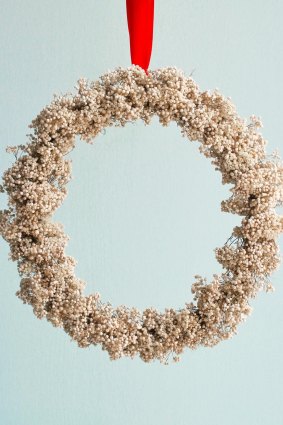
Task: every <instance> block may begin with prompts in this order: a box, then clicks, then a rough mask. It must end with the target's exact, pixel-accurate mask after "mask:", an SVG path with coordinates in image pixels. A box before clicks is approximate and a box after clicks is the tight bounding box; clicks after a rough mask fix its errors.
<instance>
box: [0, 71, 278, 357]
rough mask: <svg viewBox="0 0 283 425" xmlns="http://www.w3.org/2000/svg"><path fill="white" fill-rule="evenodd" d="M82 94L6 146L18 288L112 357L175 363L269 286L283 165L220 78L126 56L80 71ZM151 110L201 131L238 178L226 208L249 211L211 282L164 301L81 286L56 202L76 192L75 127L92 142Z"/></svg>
mask: <svg viewBox="0 0 283 425" xmlns="http://www.w3.org/2000/svg"><path fill="white" fill-rule="evenodd" d="M76 89H77V92H76V94H75V95H73V94H71V93H67V94H65V95H60V96H55V97H54V99H53V101H52V102H51V103H50V105H48V106H46V107H45V108H44V109H43V110H42V111H41V112H40V113H39V114H38V115H37V117H36V118H35V119H34V120H33V121H32V123H31V124H30V128H32V129H33V132H32V134H29V135H28V137H29V141H28V143H27V144H26V145H19V146H16V147H9V148H8V149H7V150H8V151H9V152H11V153H14V154H15V157H16V161H15V163H14V164H13V166H12V167H11V168H9V169H8V170H7V171H5V173H4V175H3V186H2V187H1V189H2V191H4V192H6V193H7V194H8V208H7V209H6V210H3V211H1V215H0V233H1V235H2V236H3V238H4V239H5V240H6V241H7V242H8V243H9V245H10V257H11V259H12V260H13V261H17V265H18V271H19V274H20V276H21V282H20V289H19V290H18V291H17V295H18V297H19V298H20V299H21V300H22V301H23V302H24V303H28V304H30V305H31V306H32V307H33V311H34V314H35V315H36V316H37V317H38V318H43V317H45V318H46V319H47V320H48V321H50V322H51V323H52V324H53V325H54V326H59V327H62V328H63V329H64V330H65V331H66V332H67V333H68V334H69V335H70V336H71V338H72V339H74V340H75V341H77V343H78V345H79V346H80V347H87V346H89V345H101V347H102V349H103V350H106V351H107V352H108V353H109V356H110V358H111V359H112V360H114V359H118V358H120V357H122V356H129V357H132V358H133V357H134V356H136V355H139V356H140V357H141V359H142V360H144V361H145V362H149V361H151V360H154V359H158V360H160V361H161V362H165V363H167V361H168V356H169V355H170V354H172V355H173V358H174V360H178V359H179V357H178V355H179V354H180V353H182V352H183V350H184V349H185V348H186V347H189V348H191V349H195V348H197V347H198V346H201V345H203V346H214V345H216V344H217V343H219V342H220V341H222V340H225V339H228V338H230V337H232V336H233V335H234V334H235V333H236V331H237V327H238V325H239V324H240V323H241V322H242V321H243V320H244V319H245V318H246V317H247V316H248V315H249V314H250V312H251V307H250V304H249V301H250V299H251V298H253V297H255V296H256V294H257V293H258V292H259V291H260V290H262V289H264V290H266V291H268V290H272V289H273V288H272V285H271V283H270V280H269V276H270V274H271V273H272V272H273V271H274V270H275V269H276V268H277V267H278V265H279V263H280V254H279V248H278V245H277V242H276V239H277V237H278V236H279V234H280V233H281V232H282V231H283V219H282V217H281V216H280V215H279V214H277V212H276V207H277V206H280V205H282V203H283V166H282V162H281V160H280V158H279V155H277V154H273V155H267V154H266V152H265V144H266V141H265V140H264V138H263V137H262V135H261V134H260V133H259V131H258V128H260V127H261V126H262V124H261V122H260V120H259V119H258V118H256V117H255V116H251V117H250V121H249V122H247V121H246V120H244V119H242V118H240V117H239V116H238V114H237V112H236V110H235V107H234V105H233V103H232V102H231V99H230V98H225V97H224V96H222V95H221V94H220V93H219V92H218V90H214V91H204V92H201V91H200V89H199V87H198V86H197V84H196V83H195V81H194V80H193V79H192V78H191V77H186V76H185V75H184V73H183V72H182V71H180V70H178V69H177V68H175V67H168V68H161V69H157V70H153V71H148V74H146V73H145V72H144V70H143V69H142V68H140V67H139V66H131V67H128V68H126V69H123V68H121V67H119V68H116V69H115V70H114V71H111V72H108V73H106V74H104V75H102V76H101V77H100V79H99V80H97V81H94V82H89V81H87V80H85V79H80V80H79V81H78V85H77V87H76ZM153 116H157V117H158V118H159V121H160V123H161V124H162V125H163V126H167V125H168V124H169V123H170V122H171V121H175V122H176V124H177V126H178V127H180V129H181V134H182V135H183V136H184V137H187V138H188V139H189V140H190V141H198V142H199V150H200V152H201V153H202V154H204V155H205V156H206V157H207V158H210V159H211V162H212V164H213V166H214V167H215V169H216V170H217V171H220V173H221V175H222V183H223V184H228V183H229V184H231V185H232V188H231V189H230V190H231V192H232V194H231V196H230V198H229V199H227V200H224V201H223V202H222V203H221V209H222V211H226V212H230V213H234V214H238V215H240V216H242V217H243V218H242V222H241V225H240V226H236V227H235V228H234V229H233V231H232V235H231V237H230V238H229V239H228V240H227V242H226V243H225V244H224V246H223V247H221V248H216V249H215V255H216V259H217V261H218V262H219V263H220V264H221V265H222V267H223V272H222V273H220V274H218V275H217V274H214V275H213V280H212V282H210V283H207V282H206V279H205V278H203V277H201V276H199V275H197V276H195V281H194V283H193V284H192V293H193V294H194V301H193V302H186V303H185V305H184V307H183V308H180V309H179V310H174V309H172V308H167V309H165V310H164V312H159V311H157V310H156V309H154V308H147V309H145V310H144V311H142V312H140V311H139V310H137V309H136V308H133V307H127V306H124V305H122V306H118V307H116V308H114V307H113V306H112V305H111V304H110V303H107V302H103V301H102V300H101V298H100V295H99V294H98V293H96V294H92V295H89V296H84V295H83V289H84V286H85V283H84V282H83V281H82V280H80V279H79V278H77V277H76V276H75V274H74V267H75V264H76V262H75V260H74V258H72V257H71V256H68V255H66V253H65V247H66V244H67V241H68V236H67V235H65V233H64V230H63V226H62V225H61V224H60V223H55V222H53V221H52V214H53V213H54V212H55V210H56V209H57V208H58V207H59V206H60V205H61V204H62V202H63V200H64V199H65V197H66V196H67V188H66V187H67V183H68V181H69V180H70V178H71V161H70V160H69V159H67V158H66V155H67V154H68V153H69V152H70V151H71V150H72V149H73V148H74V147H75V138H76V136H80V138H81V139H82V140H84V141H86V142H88V143H92V142H93V139H94V138H95V137H96V136H97V135H98V134H100V133H101V132H102V131H103V129H105V128H106V127H109V126H122V127H123V126H125V125H126V123H128V122H130V121H135V120H138V119H141V120H143V121H144V123H145V124H146V125H149V124H150V121H151V119H152V117H153Z"/></svg>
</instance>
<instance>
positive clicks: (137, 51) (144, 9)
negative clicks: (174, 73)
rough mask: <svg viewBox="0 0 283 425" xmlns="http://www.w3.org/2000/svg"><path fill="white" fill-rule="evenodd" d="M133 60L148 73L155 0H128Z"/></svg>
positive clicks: (134, 63)
mask: <svg viewBox="0 0 283 425" xmlns="http://www.w3.org/2000/svg"><path fill="white" fill-rule="evenodd" d="M126 6H127V18H128V29H129V36H130V49H131V60H132V64H133V65H139V66H140V67H141V68H143V69H144V70H145V72H146V73H147V69H148V66H149V62H150V56H151V50H152V38H153V17H154V0H126Z"/></svg>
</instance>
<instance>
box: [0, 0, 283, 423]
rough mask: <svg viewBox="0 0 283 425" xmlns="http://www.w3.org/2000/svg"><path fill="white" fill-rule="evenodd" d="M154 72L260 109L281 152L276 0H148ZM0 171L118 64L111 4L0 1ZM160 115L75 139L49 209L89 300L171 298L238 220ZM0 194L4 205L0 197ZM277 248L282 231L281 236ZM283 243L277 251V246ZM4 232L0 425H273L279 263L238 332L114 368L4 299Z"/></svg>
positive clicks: (277, 389) (242, 107) (183, 291)
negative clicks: (57, 105)
mask: <svg viewBox="0 0 283 425" xmlns="http://www.w3.org/2000/svg"><path fill="white" fill-rule="evenodd" d="M155 16H156V19H155V35H154V47H153V52H152V60H151V68H152V69H154V68H157V67H164V66H169V65H173V66H174V65H175V66H177V67H178V68H181V69H183V70H184V71H185V73H186V74H187V75H189V74H190V73H191V72H192V71H193V77H194V78H195V80H196V81H197V83H198V84H199V85H200V87H201V88H202V89H203V90H206V89H213V88H216V87H217V88H219V90H220V91H221V92H222V93H223V94H225V95H226V96H231V97H232V99H233V101H234V103H235V104H236V105H237V108H238V111H239V113H240V114H241V115H242V116H245V117H248V116H249V115H251V114H256V115H259V116H261V117H262V119H263V123H264V129H263V134H264V136H265V137H266V138H267V139H268V140H269V144H268V150H269V152H272V151H273V150H274V149H276V148H279V149H280V150H281V154H282V155H283V149H282V115H283V107H282V98H283V83H282V75H283V60H282V50H281V49H282V44H283V32H282V16H283V3H282V2H280V1H279V0H278V1H275V0H269V1H263V0H261V1H259V0H258V1H252V0H248V1H247V0H238V1H234V0H225V1H224V0H191V1H188V0H183V1H181V0H177V1H174V0H171V1H169V0H166V1H165V0H163V1H156V8H155ZM0 19H1V24H0V28H1V30H0V32H1V33H0V35H1V37H0V44H1V68H0V70H1V80H0V81H1V100H0V104H1V126H0V132H1V135H0V143H1V163H0V167H1V170H0V171H1V173H2V172H3V171H4V170H5V169H6V168H7V167H8V166H9V165H10V164H11V163H12V161H13V158H12V157H11V158H10V156H9V155H8V154H6V153H5V146H6V145H8V144H12V145H15V144H20V143H25V142H26V141H27V139H26V138H25V134H27V133H28V132H29V131H30V130H29V129H28V124H29V123H30V122H31V120H32V119H33V118H34V117H35V116H36V115H37V113H39V111H40V110H41V109H42V108H43V107H44V106H45V105H46V104H48V103H50V101H51V100H52V95H53V93H65V92H67V91H74V86H75V84H76V81H77V80H78V78H79V77H86V78H89V79H97V78H98V77H99V76H100V75H101V74H103V73H105V72H106V71H107V70H112V69H114V68H115V67H116V66H124V67H126V66H129V65H130V59H129V43H128V33H127V24H126V14H125V4H124V1H122V0H119V1H117V0H104V1H103V0H99V1H98V0H84V1H73V0H68V1H67V0H65V1H63V0H56V1H55V0H48V1H47V0H39V1H35V0H29V1H28V0H21V1H20V0H9V1H7V0H5V1H3V0H2V1H1V18H0ZM197 146H198V144H197V143H190V142H189V141H187V140H185V139H183V138H182V137H181V135H180V133H179V130H178V129H177V128H176V125H175V124H171V125H170V126H169V127H168V128H163V127H161V126H160V125H159V123H158V121H157V119H156V120H154V122H153V123H152V125H151V126H149V127H144V125H143V124H142V123H136V124H135V125H131V124H128V126H126V127H125V128H124V129H115V128H111V129H108V130H107V131H106V134H105V135H101V136H99V137H98V138H97V140H96V141H95V143H94V145H93V146H91V145H86V144H85V143H84V142H81V141H78V146H77V148H76V149H75V150H74V151H73V152H72V155H71V156H72V158H73V174H74V179H73V180H72V181H71V183H70V184H69V196H68V198H67V200H66V202H65V203H64V205H63V206H62V207H61V208H60V209H59V210H58V211H57V213H56V218H57V219H58V220H60V221H62V222H63V223H64V225H65V230H66V232H67V233H68V234H69V235H70V236H71V240H70V242H69V245H68V249H67V250H68V253H69V254H70V255H73V256H74V257H75V258H76V259H77V260H78V266H77V269H76V270H77V275H78V276H79V277H81V278H83V279H85V280H86V281H87V282H88V286H87V290H86V293H90V292H93V291H99V292H101V294H102V296H103V299H104V300H109V301H111V302H112V303H113V304H114V305H117V304H121V303H125V304H128V305H136V306H137V307H139V308H144V307H146V306H150V305H151V306H157V307H158V308H161V309H162V308H164V307H165V306H173V307H176V308H178V307H180V306H182V305H183V304H184V302H185V301H186V300H189V299H191V294H190V291H189V289H190V285H191V283H192V281H193V276H194V274H196V273H199V274H203V275H206V276H207V277H208V278H210V277H211V276H212V274H213V273H214V272H217V271H219V270H220V267H219V265H218V264H217V262H216V260H215V259H214V254H213V249H214V248H215V247H216V246H221V245H222V244H223V243H224V242H225V240H226V239H227V238H228V236H229V235H230V233H231V229H232V227H233V226H234V225H235V224H236V223H239V217H235V216H230V215H228V214H224V213H221V211H220V201H221V200H222V199H224V198H225V197H227V196H229V191H228V189H229V188H228V187H222V186H221V179H220V175H219V174H218V173H216V172H215V171H214V169H213V167H212V166H211V165H210V163H209V161H208V160H207V159H205V158H203V157H202V156H201V155H200V154H199V152H198V149H197ZM3 201H4V199H3V197H2V203H1V205H4V202H3ZM280 241H281V242H282V239H281V240H280ZM281 247H282V244H281ZM8 251H9V250H8V246H7V244H6V243H5V242H4V241H3V240H1V253H0V260H1V286H0V291H1V293H0V302H1V308H0V338H1V348H0V350H1V351H0V361H1V369H0V384H1V387H0V391H1V393H0V423H1V424H3V425H64V424H66V425H77V424H80V425H89V424H96V425H122V424H123V425H146V424H157V425H187V424H194V425H226V424H229V425H236V424H237V425H239V424H241V425H267V424H268V425H280V424H282V423H283V404H282V396H283V391H282V382H283V326H282V323H283V285H282V276H283V273H282V269H281V271H278V272H276V273H275V274H274V275H273V277H272V281H273V283H274V286H275V288H276V292H275V293H273V294H265V293H262V294H260V295H259V297H258V299H257V300H256V301H254V302H253V305H254V307H255V310H254V312H253V315H252V316H251V317H250V318H249V320H248V321H247V322H246V324H244V325H242V326H241V327H240V329H239V334H238V335H237V336H236V337H235V338H234V339H232V340H230V341H227V342H224V343H222V344H221V345H219V346H217V347H215V348H213V349H208V348H207V349H199V350H197V351H194V352H191V351H189V350H187V351H186V352H185V353H184V354H183V356H182V361H181V363H179V364H172V365H171V366H167V367H166V366H162V365H160V364H159V363H152V364H145V363H143V362H142V361H141V360H139V359H138V358H137V359H135V360H130V359H122V360H119V361H117V362H110V361H109V360H108V355H107V353H105V352H102V351H101V350H100V348H93V347H92V348H89V349H84V350H83V349H79V348H77V347H76V345H75V343H72V342H70V339H69V337H68V336H67V335H66V334H65V333H64V332H63V331H62V330H59V329H55V328H53V327H52V326H51V325H50V324H49V323H47V322H45V321H40V320H37V319H36V318H35V316H34V315H33V314H32V311H31V307H29V306H25V305H23V304H22V303H21V301H20V300H19V299H18V298H17V297H16V296H15V292H16V290H17V289H18V286H19V277H18V274H17V269H16V264H15V263H12V262H9V261H8Z"/></svg>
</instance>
